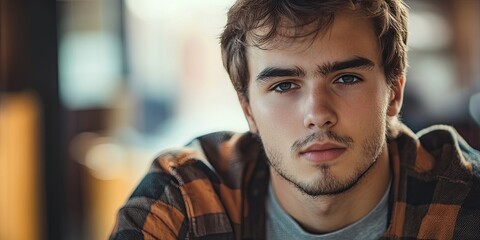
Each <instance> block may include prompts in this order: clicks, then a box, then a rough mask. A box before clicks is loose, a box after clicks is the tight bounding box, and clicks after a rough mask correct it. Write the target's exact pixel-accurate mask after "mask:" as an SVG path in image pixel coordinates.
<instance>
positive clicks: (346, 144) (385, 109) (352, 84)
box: [239, 11, 404, 233]
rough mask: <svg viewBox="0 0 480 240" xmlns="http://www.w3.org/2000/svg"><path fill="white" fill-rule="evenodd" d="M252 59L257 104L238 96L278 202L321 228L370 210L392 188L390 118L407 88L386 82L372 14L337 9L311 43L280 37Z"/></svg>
mask: <svg viewBox="0 0 480 240" xmlns="http://www.w3.org/2000/svg"><path fill="white" fill-rule="evenodd" d="M258 31H261V30H258ZM247 58H248V67H249V71H250V76H251V78H250V79H249V92H248V96H249V101H247V100H245V99H244V98H242V97H241V96H239V99H240V103H241V105H242V109H243V111H244V113H245V116H246V118H247V121H248V123H249V126H250V130H251V131H252V132H254V133H257V134H258V135H259V136H260V137H261V140H262V143H263V145H264V148H265V152H266V153H267V156H268V158H269V162H270V166H271V173H272V178H271V180H272V186H273V190H274V192H275V195H276V196H277V198H278V200H279V203H280V205H281V206H282V207H283V208H284V209H285V210H286V211H287V213H289V214H290V215H291V216H292V217H293V218H294V219H295V220H297V221H298V222H299V223H300V225H302V226H303V227H304V228H305V229H306V230H308V231H310V232H313V233H325V232H331V231H335V230H338V229H340V228H342V227H345V226H348V225H349V224H352V223H354V222H355V221H357V220H359V219H360V218H362V217H363V216H365V215H366V214H368V212H369V211H370V210H372V209H373V208H374V207H375V205H376V204H377V203H378V202H379V200H380V199H381V197H382V196H383V194H384V193H385V191H386V189H387V187H388V183H389V179H390V175H389V160H388V159H389V157H388V149H387V144H386V138H385V134H386V118H387V116H395V115H397V114H398V112H399V111H400V108H401V105H402V94H403V87H404V78H403V77H401V78H400V79H398V80H397V81H394V83H393V85H392V86H388V85H387V83H386V79H385V74H384V69H383V66H382V62H381V56H380V48H379V46H378V41H377V37H376V35H375V33H374V29H373V25H372V22H371V20H369V19H366V18H362V17H361V16H360V15H358V14H356V13H354V12H353V11H344V12H339V13H337V14H336V15H335V20H334V22H333V25H332V26H331V27H330V28H329V29H328V30H327V31H326V32H324V33H321V34H319V35H318V36H317V37H316V38H315V39H314V40H313V42H312V41H311V40H310V41H309V40H306V39H304V40H302V39H300V40H296V41H293V42H292V41H291V40H286V39H277V41H275V43H273V44H272V45H271V47H270V48H267V49H259V48H257V47H253V46H252V47H249V48H248V49H247Z"/></svg>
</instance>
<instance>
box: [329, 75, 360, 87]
mask: <svg viewBox="0 0 480 240" xmlns="http://www.w3.org/2000/svg"><path fill="white" fill-rule="evenodd" d="M360 81H361V79H360V78H359V77H357V76H355V75H343V76H341V77H339V78H338V79H337V80H335V83H341V84H347V85H349V84H355V83H358V82H360Z"/></svg>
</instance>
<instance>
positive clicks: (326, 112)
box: [304, 87, 338, 130]
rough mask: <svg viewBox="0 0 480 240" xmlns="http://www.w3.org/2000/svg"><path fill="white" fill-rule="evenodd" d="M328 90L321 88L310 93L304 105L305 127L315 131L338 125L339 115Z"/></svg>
mask: <svg viewBox="0 0 480 240" xmlns="http://www.w3.org/2000/svg"><path fill="white" fill-rule="evenodd" d="M332 102H333V99H332V96H331V94H330V93H329V92H328V90H325V89H323V87H320V88H319V89H315V90H312V91H311V92H309V93H308V96H307V97H306V101H305V105H304V126H305V127H306V128H308V129H313V130H320V129H321V130H326V129H330V128H332V127H333V126H335V124H337V121H338V119H337V114H336V112H335V108H334V106H333V105H332Z"/></svg>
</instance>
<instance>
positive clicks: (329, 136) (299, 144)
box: [291, 130, 353, 152]
mask: <svg viewBox="0 0 480 240" xmlns="http://www.w3.org/2000/svg"><path fill="white" fill-rule="evenodd" d="M325 140H331V141H334V142H337V143H340V144H343V145H346V146H347V147H351V146H352V144H353V139H352V138H351V137H349V136H342V135H339V134H337V133H335V132H332V131H330V130H327V131H321V132H314V133H312V134H310V135H308V136H306V137H305V138H303V139H299V140H297V141H295V142H294V143H293V144H292V147H291V150H292V152H299V151H300V149H302V148H304V147H306V146H307V145H309V144H310V143H311V142H314V141H318V142H320V141H325Z"/></svg>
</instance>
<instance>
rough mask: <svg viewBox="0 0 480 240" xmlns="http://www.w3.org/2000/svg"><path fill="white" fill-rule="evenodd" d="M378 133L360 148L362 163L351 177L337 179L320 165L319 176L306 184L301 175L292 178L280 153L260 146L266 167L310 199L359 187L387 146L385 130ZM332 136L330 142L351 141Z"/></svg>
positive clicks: (325, 167)
mask: <svg viewBox="0 0 480 240" xmlns="http://www.w3.org/2000/svg"><path fill="white" fill-rule="evenodd" d="M379 132H380V133H379ZM379 132H375V133H373V134H372V136H370V137H368V138H367V139H366V140H365V142H364V143H363V144H362V145H361V148H362V152H361V155H360V156H358V157H359V158H362V159H359V160H358V161H357V162H360V163H361V164H360V165H359V166H357V165H354V166H355V169H353V170H352V171H353V173H352V174H350V176H348V177H347V178H345V179H340V178H339V177H338V176H334V174H333V173H332V170H331V167H330V166H329V165H328V164H320V165H317V168H318V169H319V173H318V176H316V177H315V179H314V180H310V181H305V180H304V179H301V178H302V176H301V173H296V175H294V174H295V173H291V172H289V171H287V169H286V167H285V166H284V164H282V163H284V162H285V160H286V159H284V157H283V156H282V155H281V154H280V153H279V152H277V151H276V150H274V149H271V148H269V147H268V146H267V145H265V144H264V143H263V140H262V143H263V145H264V149H265V153H266V154H267V159H268V162H269V165H270V166H271V167H272V168H273V170H274V171H275V172H276V173H277V174H278V175H279V176H280V177H281V178H283V179H284V180H285V181H287V182H288V183H290V184H292V185H293V186H294V187H295V188H296V189H297V190H299V191H300V192H301V193H303V194H306V195H308V196H311V197H318V196H328V195H338V194H342V193H345V192H347V191H348V190H350V189H351V188H353V187H354V186H356V185H357V183H359V182H360V181H361V179H362V178H364V177H365V176H366V175H367V174H368V173H369V172H370V171H371V170H372V169H373V168H374V167H375V165H376V163H377V159H378V158H379V156H380V154H381V152H382V149H383V146H384V144H385V143H386V141H385V129H381V130H380V131H379ZM382 133H383V134H382ZM327 135H328V134H327ZM333 135H334V136H337V139H333V140H336V141H338V140H339V139H342V138H343V139H351V138H349V137H341V136H338V135H336V134H333ZM307 138H310V139H311V140H313V139H314V138H313V137H307ZM305 144H306V143H305ZM352 147H355V146H354V143H353V141H352V142H351V146H350V147H349V149H351V148H352ZM356 147H358V146H356Z"/></svg>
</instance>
